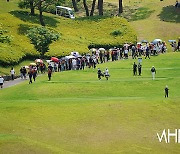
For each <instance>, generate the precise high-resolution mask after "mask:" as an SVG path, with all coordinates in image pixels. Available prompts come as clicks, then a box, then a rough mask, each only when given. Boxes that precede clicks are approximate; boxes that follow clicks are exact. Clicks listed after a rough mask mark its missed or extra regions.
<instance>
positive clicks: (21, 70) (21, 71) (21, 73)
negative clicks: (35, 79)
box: [19, 67, 23, 79]
mask: <svg viewBox="0 0 180 154" xmlns="http://www.w3.org/2000/svg"><path fill="white" fill-rule="evenodd" d="M19 71H20V75H21V79H23V67H21V68H20V70H19Z"/></svg>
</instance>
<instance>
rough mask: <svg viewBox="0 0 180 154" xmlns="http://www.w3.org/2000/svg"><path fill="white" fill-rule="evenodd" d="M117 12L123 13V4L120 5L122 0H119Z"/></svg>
mask: <svg viewBox="0 0 180 154" xmlns="http://www.w3.org/2000/svg"><path fill="white" fill-rule="evenodd" d="M118 13H119V14H121V13H123V5H122V0H119V11H118Z"/></svg>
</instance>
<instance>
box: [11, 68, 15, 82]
mask: <svg viewBox="0 0 180 154" xmlns="http://www.w3.org/2000/svg"><path fill="white" fill-rule="evenodd" d="M10 73H11V79H12V80H14V75H15V71H14V68H13V67H12V68H11V70H10Z"/></svg>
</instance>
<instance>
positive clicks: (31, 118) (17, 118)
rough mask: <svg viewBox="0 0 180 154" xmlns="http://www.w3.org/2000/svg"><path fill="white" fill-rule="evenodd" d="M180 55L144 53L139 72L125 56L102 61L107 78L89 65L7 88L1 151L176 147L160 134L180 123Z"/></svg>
mask: <svg viewBox="0 0 180 154" xmlns="http://www.w3.org/2000/svg"><path fill="white" fill-rule="evenodd" d="M179 58H180V54H179V53H171V54H165V55H160V56H158V57H152V58H151V59H150V60H145V59H143V69H142V76H141V77H139V76H136V77H133V76H132V64H133V62H134V60H123V61H118V62H109V63H106V64H103V65H99V66H98V67H100V68H101V69H102V70H104V69H105V68H106V67H108V69H109V72H110V74H111V77H110V80H109V81H106V80H105V79H103V80H102V81H98V79H97V70H92V69H86V70H85V71H67V72H62V73H54V74H53V76H52V81H50V82H49V81H47V76H46V75H45V76H41V77H38V78H37V81H36V82H35V83H33V84H32V85H29V84H28V81H25V82H24V83H22V84H20V85H17V86H14V87H11V88H7V89H3V90H1V93H0V97H1V100H0V109H1V112H0V132H1V135H0V149H1V152H3V153H178V152H179V150H180V148H179V145H178V144H175V143H173V142H172V143H170V144H165V143H159V142H158V139H157V136H156V133H157V132H158V133H161V132H162V130H163V129H168V128H169V129H172V130H173V129H175V128H179V124H180V123H179V122H180V119H179V117H180V112H179V107H180V106H179V102H180V97H179V92H180V91H179V84H178V83H179V82H180V78H179V76H180V71H179V68H180V62H179ZM152 65H154V66H155V67H156V69H157V74H156V80H155V81H152V78H151V73H150V68H151V66H152ZM165 85H168V86H169V89H170V97H169V98H168V99H165V98H164V87H165Z"/></svg>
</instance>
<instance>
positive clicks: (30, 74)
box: [28, 69, 33, 84]
mask: <svg viewBox="0 0 180 154" xmlns="http://www.w3.org/2000/svg"><path fill="white" fill-rule="evenodd" d="M28 74H29V84H31V83H32V76H33V71H32V70H31V69H30V70H29V72H28Z"/></svg>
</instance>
